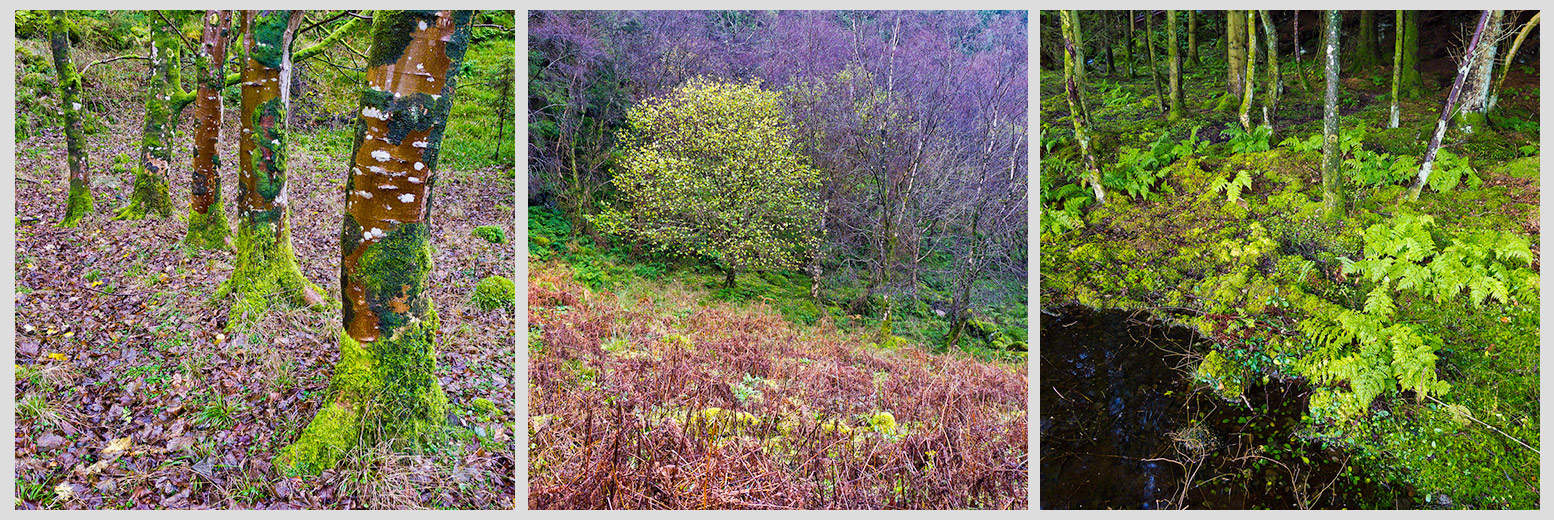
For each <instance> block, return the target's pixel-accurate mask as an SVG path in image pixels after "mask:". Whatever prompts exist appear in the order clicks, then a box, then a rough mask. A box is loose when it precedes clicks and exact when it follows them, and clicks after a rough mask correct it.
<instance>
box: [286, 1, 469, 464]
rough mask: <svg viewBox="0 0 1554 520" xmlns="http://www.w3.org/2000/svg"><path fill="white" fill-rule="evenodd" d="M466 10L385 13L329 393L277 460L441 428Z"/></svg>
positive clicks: (359, 159)
mask: <svg viewBox="0 0 1554 520" xmlns="http://www.w3.org/2000/svg"><path fill="white" fill-rule="evenodd" d="M473 19H474V17H473V14H472V12H471V11H436V12H429V11H378V12H377V13H376V14H374V15H373V24H372V46H371V49H372V51H371V55H370V56H369V58H368V62H367V72H366V74H365V75H364V79H365V81H366V85H365V86H364V88H363V89H362V97H361V99H362V102H361V105H362V108H361V112H360V116H359V117H358V118H357V126H356V128H357V133H356V149H355V150H354V151H353V152H352V155H351V165H350V170H349V176H348V180H347V182H346V188H345V189H346V206H345V217H344V223H343V226H342V229H341V231H340V242H341V248H340V251H341V262H340V297H341V300H342V305H341V308H342V312H343V321H344V331H343V332H342V333H341V334H340V361H339V363H338V364H337V365H336V366H335V376H334V380H333V381H332V382H331V384H330V387H329V393H330V395H329V396H328V397H327V398H326V399H325V400H324V403H325V404H324V406H323V408H322V409H320V410H319V412H318V416H317V417H316V418H314V419H313V423H312V424H310V425H309V426H308V427H307V429H306V430H304V431H303V432H302V435H301V437H300V438H298V439H297V442H296V443H294V444H292V445H291V446H288V447H286V448H285V449H283V450H282V451H281V453H280V455H279V456H278V458H277V464H276V465H277V466H278V467H281V468H285V469H286V472H287V473H317V472H319V471H323V470H326V469H329V468H332V467H334V465H335V464H336V463H337V462H338V461H339V460H340V459H341V458H342V457H343V455H344V454H345V453H347V452H349V451H350V450H351V449H353V448H355V447H356V446H357V444H358V442H361V443H363V444H365V445H369V446H370V445H372V444H374V443H377V442H379V441H388V440H401V441H408V442H409V443H410V444H413V445H420V444H422V443H424V442H425V441H428V440H430V436H431V435H432V434H434V433H436V432H438V431H440V430H442V429H443V428H444V427H445V426H446V420H447V408H448V400H447V397H446V396H445V395H444V394H443V391H442V387H441V386H440V384H439V383H438V380H437V374H436V365H437V359H436V348H437V331H438V318H437V310H436V308H435V307H434V306H433V305H432V301H431V298H430V297H429V294H428V293H429V291H428V290H427V289H428V288H427V280H428V278H429V271H430V270H431V267H432V246H431V242H430V237H431V230H430V226H429V220H428V217H429V216H430V212H431V203H430V197H431V195H432V187H433V186H434V185H435V184H436V181H437V174H436V173H435V172H436V169H437V155H438V150H439V149H440V148H441V144H442V136H443V131H444V130H445V129H446V127H447V122H448V112H449V109H450V108H451V107H452V106H453V94H454V89H455V82H456V79H457V76H458V71H459V67H460V66H461V64H462V62H463V59H464V51H465V48H466V46H467V45H468V44H469V34H470V28H471V22H472V21H473Z"/></svg>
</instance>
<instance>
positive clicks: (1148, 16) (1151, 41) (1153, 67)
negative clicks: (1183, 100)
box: [1144, 11, 1166, 112]
mask: <svg viewBox="0 0 1554 520" xmlns="http://www.w3.org/2000/svg"><path fill="white" fill-rule="evenodd" d="M1144 47H1146V48H1147V49H1148V52H1147V53H1148V54H1149V79H1150V81H1151V82H1152V83H1154V85H1155V110H1158V111H1160V112H1164V111H1165V107H1166V105H1165V96H1164V94H1165V93H1164V92H1161V91H1160V65H1158V64H1157V63H1156V61H1155V12H1154V11H1145V12H1144Z"/></svg>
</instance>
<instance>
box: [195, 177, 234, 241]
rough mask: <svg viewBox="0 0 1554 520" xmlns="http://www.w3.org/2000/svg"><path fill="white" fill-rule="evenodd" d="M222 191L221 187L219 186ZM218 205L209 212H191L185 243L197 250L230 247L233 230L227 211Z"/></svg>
mask: <svg viewBox="0 0 1554 520" xmlns="http://www.w3.org/2000/svg"><path fill="white" fill-rule="evenodd" d="M217 189H220V186H217ZM216 200H217V201H218V203H216V204H212V205H211V206H210V208H209V211H207V212H205V213H200V212H198V211H193V210H191V211H189V233H188V234H187V235H184V243H186V244H188V245H189V246H190V247H193V248H195V249H225V248H227V247H230V244H228V243H227V237H228V236H231V234H232V230H231V228H229V227H227V211H226V209H225V208H223V207H222V206H221V204H220V202H219V201H220V200H221V199H220V196H219V195H218V196H217V199H216Z"/></svg>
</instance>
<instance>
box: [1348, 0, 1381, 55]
mask: <svg viewBox="0 0 1554 520" xmlns="http://www.w3.org/2000/svg"><path fill="white" fill-rule="evenodd" d="M1376 40H1377V36H1376V11H1360V40H1359V42H1357V43H1356V44H1355V46H1354V51H1353V52H1354V58H1353V59H1352V60H1350V68H1351V70H1361V69H1365V68H1369V67H1374V66H1376V65H1377V64H1379V63H1381V49H1380V48H1379V45H1378V43H1377V41H1376Z"/></svg>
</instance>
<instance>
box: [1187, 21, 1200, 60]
mask: <svg viewBox="0 0 1554 520" xmlns="http://www.w3.org/2000/svg"><path fill="white" fill-rule="evenodd" d="M1187 61H1190V62H1192V64H1193V65H1197V64H1198V11H1195V10H1193V11H1187Z"/></svg>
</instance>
